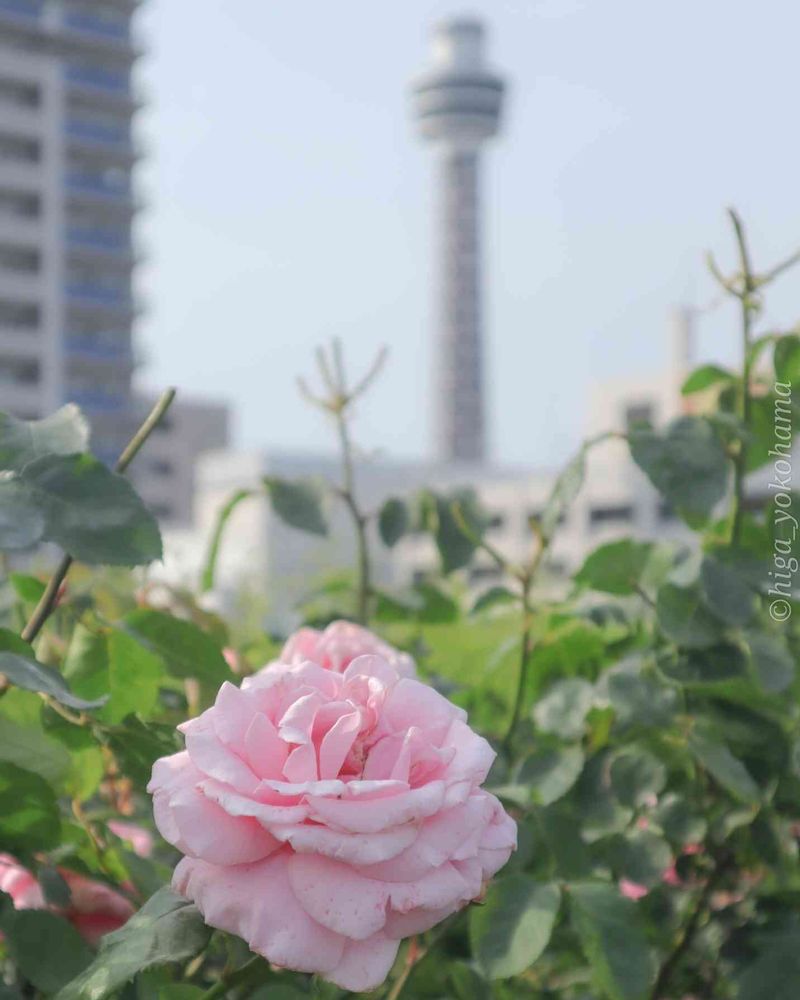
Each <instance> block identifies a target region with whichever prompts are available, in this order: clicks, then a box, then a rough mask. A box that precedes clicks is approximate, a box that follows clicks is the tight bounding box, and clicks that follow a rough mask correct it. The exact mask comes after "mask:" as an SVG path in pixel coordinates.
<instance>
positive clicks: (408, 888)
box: [385, 862, 480, 913]
mask: <svg viewBox="0 0 800 1000" xmlns="http://www.w3.org/2000/svg"><path fill="white" fill-rule="evenodd" d="M385 885H386V886H387V888H388V889H389V898H390V900H391V906H392V909H393V910H397V911H399V912H400V913H408V912H409V911H411V910H415V909H417V908H418V907H420V906H422V907H424V908H425V909H431V910H435V909H439V908H440V907H443V906H451V905H452V904H454V903H457V902H459V901H460V900H465V901H466V900H467V899H469V898H470V897H471V895H474V893H472V892H470V885H469V883H468V882H467V880H466V879H465V878H464V876H463V875H462V874H461V872H460V871H459V870H458V868H456V866H455V865H452V864H450V862H446V863H445V864H443V865H440V866H439V867H438V868H433V869H431V870H430V871H428V872H426V873H425V874H424V875H423V876H422V878H420V879H418V880H417V881H416V882H409V883H403V882H386V883H385ZM478 891H479V892H480V885H478Z"/></svg>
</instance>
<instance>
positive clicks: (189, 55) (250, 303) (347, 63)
mask: <svg viewBox="0 0 800 1000" xmlns="http://www.w3.org/2000/svg"><path fill="white" fill-rule="evenodd" d="M465 11H466V12H468V13H473V14H479V15H481V16H482V17H484V18H485V20H486V22H487V25H488V27H489V29H490V32H491V35H490V38H489V50H490V58H491V61H492V63H493V64H494V66H495V67H496V68H497V69H499V70H500V71H501V72H502V73H504V74H505V75H506V77H507V79H508V81H509V87H510V91H509V100H508V107H507V117H506V124H505V131H504V134H503V136H502V137H501V139H500V140H498V142H497V143H496V144H495V145H494V146H493V148H492V149H491V151H490V152H489V154H488V157H487V164H486V170H485V185H484V210H485V220H486V225H485V232H486V246H485V257H486V268H487V279H488V289H487V300H488V301H487V316H486V330H487V352H488V367H489V392H490V405H491V411H492V412H491V427H490V439H491V442H492V450H493V453H494V456H495V457H496V458H497V459H498V460H500V461H509V462H525V463H533V464H553V463H558V462H560V461H561V460H562V459H563V458H564V457H565V454H566V453H567V452H568V451H569V450H570V449H571V448H572V447H574V445H575V444H576V443H577V442H578V440H579V439H580V437H581V434H582V431H583V426H584V418H585V413H586V394H587V392H588V390H589V389H590V387H591V385H592V382H593V380H596V379H601V378H603V377H604V376H613V375H629V374H635V373H636V372H639V371H648V370H653V369H657V368H658V367H660V366H661V365H663V364H664V363H665V361H666V358H667V356H668V346H667V341H666V335H665V327H666V314H667V311H668V309H669V308H670V306H671V305H672V304H674V303H677V302H681V301H686V300H687V299H689V300H691V301H693V302H694V303H695V304H697V305H706V304H708V303H709V302H711V301H713V300H714V299H715V298H716V291H715V289H714V287H713V286H712V285H711V284H710V282H709V280H708V278H707V277H706V273H705V266H704V263H703V253H704V251H705V250H706V249H707V248H713V249H714V250H715V252H716V253H717V255H718V257H719V259H720V260H721V261H722V262H723V263H726V264H727V263H732V261H733V251H732V245H731V240H730V237H729V232H728V229H727V223H726V219H725V216H724V208H725V206H726V205H728V204H731V203H732V204H735V205H736V206H738V208H739V209H740V211H741V212H742V214H743V215H744V217H745V219H746V220H747V222H748V223H749V228H750V230H751V232H752V242H753V248H754V256H755V258H756V260H757V261H762V262H763V263H764V264H769V263H772V262H774V260H776V259H778V258H781V257H783V256H785V255H787V254H788V253H789V252H790V251H792V250H793V249H794V248H795V247H796V246H797V245H798V244H799V243H800V199H799V198H798V181H797V164H798V154H799V153H800V139H799V138H798V129H797V111H796V109H797V101H798V93H797V77H796V45H797V38H798V37H800V5H798V4H796V3H794V2H792V0H760V2H759V3H758V4H753V3H752V2H748V0H702V2H698V0H671V2H670V3H668V4H656V3H643V2H641V0H602V2H600V0H527V2H526V0H517V2H512V0H472V2H471V4H470V5H469V6H468V7H467V8H461V7H459V6H457V5H454V4H453V3H439V2H434V0H428V2H423V0H402V2H400V0H396V2H394V3H389V2H387V0H383V2H380V3H378V2H376V0H339V2H337V3H331V2H328V0H314V2H310V0H292V2H291V3H289V2H286V0H285V2H283V3H266V2H263V0H194V2H192V3H191V4H190V3H188V2H178V0H149V2H148V3H147V4H145V5H144V8H143V10H142V13H141V15H140V19H139V21H140V25H139V26H140V29H141V35H142V36H143V39H144V40H145V42H146V44H147V45H148V47H149V49H150V51H149V54H148V56H147V58H146V59H145V60H144V61H143V63H142V65H141V67H140V77H141V83H142V88H143V90H144V91H145V93H146V95H147V98H148V100H149V102H150V105H149V108H148V110H147V112H146V114H145V115H144V116H143V118H142V122H141V134H142V137H143V140H144V141H145V143H146V146H147V148H148V150H149V159H148V162H147V164H146V165H145V166H144V168H143V169H142V171H141V181H142V191H143V194H144V195H145V196H146V199H147V202H148V208H147V212H146V214H145V218H144V220H143V223H142V226H141V232H142V241H143V244H144V249H145V252H146V254H147V257H148V264H147V266H146V267H144V268H143V269H142V273H141V278H140V285H141V291H142V295H143V298H144V301H145V306H146V312H145V315H144V316H143V318H142V321H141V323H140V327H139V339H140V344H141V347H142V354H143V359H144V362H145V363H144V366H143V368H142V373H141V375H142V381H143V382H144V383H146V384H147V385H150V386H153V387H160V386H162V385H164V384H167V383H174V384H177V385H178V386H179V387H180V388H182V389H185V390H186V391H187V392H193V393H206V394H210V395H212V396H214V397H215V398H224V399H228V400H229V401H230V402H231V403H232V404H233V406H234V408H235V414H236V416H235V423H234V426H235V435H236V442H237V443H238V444H242V445H245V446H253V445H265V446H281V447H288V448H300V449H304V450H322V449H324V448H326V447H327V446H328V444H329V441H330V439H329V437H328V432H327V430H326V428H325V427H324V425H323V423H322V419H321V417H320V415H319V414H317V413H315V412H313V411H311V410H309V409H308V407H307V404H305V403H304V402H303V401H302V400H301V398H300V397H299V395H298V393H297V391H296V387H295V382H294V380H295V376H297V375H298V374H303V373H308V372H310V371H311V369H312V351H313V348H314V346H315V345H317V344H318V343H320V342H324V341H326V340H328V339H329V338H330V337H332V336H339V337H341V338H342V340H343V341H344V344H345V351H346V354H347V357H348V360H349V361H350V362H351V364H352V367H353V369H354V370H356V371H357V370H359V369H360V368H362V367H363V366H365V365H366V364H367V363H368V362H369V360H370V359H371V357H372V355H373V353H374V352H375V351H376V350H377V348H378V347H379V345H381V344H384V343H385V344H388V345H389V347H390V349H391V358H390V362H389V365H388V367H387V369H386V370H385V373H384V375H383V376H382V378H381V381H380V382H379V384H378V385H377V387H376V388H375V389H374V390H373V393H372V396H371V398H370V399H369V400H368V401H365V402H364V404H363V406H362V409H361V413H360V418H361V419H360V424H359V427H358V438H359V440H360V441H361V443H362V444H363V445H364V446H365V447H366V448H368V449H380V450H381V451H383V452H385V453H388V454H396V455H422V454H425V453H426V450H427V448H428V445H429V439H430V434H429V430H430V426H429V416H430V409H431V407H430V403H429V400H430V393H431V391H433V387H432V386H430V388H429V359H430V357H431V349H430V337H431V322H432V320H431V304H432V295H431V273H430V272H431V251H432V247H431V234H432V224H433V220H432V218H431V208H432V193H433V192H432V180H433V178H432V170H431V167H432V164H431V159H430V155H429V153H428V151H426V150H425V149H424V148H423V147H421V146H420V145H419V143H418V142H417V141H416V139H415V136H414V134H413V129H412V127H411V123H410V121H409V113H408V93H407V84H408V80H409V78H410V76H411V75H412V74H413V73H414V72H415V71H416V70H418V69H419V68H420V67H421V66H422V65H423V64H424V63H425V61H426V59H427V54H428V44H429V28H430V24H431V22H432V21H433V20H435V19H436V18H437V17H439V16H441V15H446V14H453V13H462V12H465ZM797 287H798V277H797V275H795V277H794V278H792V277H789V278H784V279H783V281H782V282H781V284H780V285H779V286H777V287H776V291H775V294H774V297H773V299H772V303H771V305H770V307H769V309H768V313H767V316H766V317H765V321H769V322H774V323H789V322H795V321H796V320H797V319H798V296H797V294H796V290H797ZM735 324H736V317H735V312H734V311H732V310H731V309H730V308H715V309H713V310H712V311H711V312H709V313H707V314H706V315H705V316H704V318H703V320H702V323H701V326H700V330H699V333H700V354H701V356H702V359H707V358H712V357H713V358H721V359H723V360H725V359H730V358H733V357H734V356H735V351H736V345H737V340H736V337H737V334H736V325H735Z"/></svg>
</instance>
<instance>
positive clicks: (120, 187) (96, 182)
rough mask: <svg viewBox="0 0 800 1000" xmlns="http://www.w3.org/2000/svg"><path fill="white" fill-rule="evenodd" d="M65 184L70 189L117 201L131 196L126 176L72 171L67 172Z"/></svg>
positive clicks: (125, 199)
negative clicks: (108, 175)
mask: <svg viewBox="0 0 800 1000" xmlns="http://www.w3.org/2000/svg"><path fill="white" fill-rule="evenodd" d="M66 184H67V188H68V190H70V191H77V192H80V193H82V194H84V193H85V194H99V195H102V196H104V197H106V198H114V199H115V200H119V201H127V200H129V199H130V196H131V185H130V181H129V180H128V179H127V178H114V177H107V176H105V175H103V174H83V173H76V172H72V173H68V174H67V177H66Z"/></svg>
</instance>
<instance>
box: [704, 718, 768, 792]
mask: <svg viewBox="0 0 800 1000" xmlns="http://www.w3.org/2000/svg"><path fill="white" fill-rule="evenodd" d="M689 749H690V750H691V751H692V754H693V755H694V757H695V759H696V760H697V762H698V763H699V764H700V765H701V766H702V767H704V768H705V769H706V771H708V773H709V774H710V775H711V777H712V778H713V779H714V780H715V781H716V782H717V783H718V784H719V785H721V786H722V787H723V788H724V789H725V790H726V791H727V792H729V793H730V794H731V795H732V796H733V797H734V798H735V799H738V800H739V801H740V802H744V803H745V804H747V805H753V806H757V805H760V803H761V792H760V791H759V788H758V785H757V784H756V783H755V781H754V780H753V778H752V776H751V775H750V772H749V771H748V770H747V768H746V767H745V766H744V764H743V763H742V762H741V761H740V760H739V759H738V758H737V757H734V756H733V754H732V753H731V752H730V750H729V749H728V748H727V747H726V746H725V744H724V743H720V742H718V741H717V740H715V739H714V738H713V737H711V736H707V735H705V734H702V733H697V732H695V733H692V735H691V736H690V737H689Z"/></svg>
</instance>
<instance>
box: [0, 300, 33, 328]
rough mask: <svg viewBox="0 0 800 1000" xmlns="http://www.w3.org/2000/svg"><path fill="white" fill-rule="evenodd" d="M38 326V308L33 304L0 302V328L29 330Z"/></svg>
mask: <svg viewBox="0 0 800 1000" xmlns="http://www.w3.org/2000/svg"><path fill="white" fill-rule="evenodd" d="M38 325H39V307H38V306H37V305H36V304H35V303H33V302H10V301H8V300H0V327H2V326H5V327H9V328H11V329H12V330H29V329H34V328H35V327H38Z"/></svg>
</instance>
